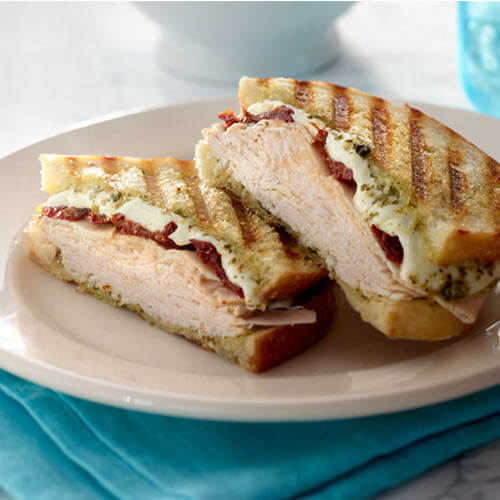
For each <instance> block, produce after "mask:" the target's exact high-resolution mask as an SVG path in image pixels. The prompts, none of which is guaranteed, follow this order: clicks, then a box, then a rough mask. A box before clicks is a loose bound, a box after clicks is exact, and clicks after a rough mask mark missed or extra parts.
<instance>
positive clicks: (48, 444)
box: [0, 371, 500, 500]
mask: <svg viewBox="0 0 500 500" xmlns="http://www.w3.org/2000/svg"><path fill="white" fill-rule="evenodd" d="M498 437H500V386H497V387H494V388H492V389H489V390H486V391H483V392H480V393H476V394H473V395H471V396H467V397H464V398H461V399H458V400H454V401H450V402H446V403H441V404H438V405H434V406H429V407H426V408H420V409H416V410H411V411H406V412H401V413H392V414H389V415H382V416H376V417H367V418H356V419H348V420H338V421H330V422H317V423H290V424H288V423H282V424H241V423H222V422H212V421H201V420H189V419H181V418H173V417H162V416H157V415H148V414H143V413H138V412H134V411H127V410H120V409H117V408H111V407H107V406H102V405H98V404H95V403H90V402H87V401H82V400H79V399H76V398H72V397H69V396H65V395H63V394H60V393H56V392H53V391H51V390H48V389H45V388H42V387H39V386H37V385H34V384H31V383H29V382H26V381H24V380H22V379H20V378H17V377H14V376H13V375H10V374H8V373H6V372H3V371H0V486H1V487H3V488H4V489H5V490H7V491H8V492H9V493H10V494H11V495H13V496H14V497H16V498H19V499H30V500H33V499H35V500H37V499H50V500H53V499H69V500H72V499H134V500H137V499H141V500H142V499H146V500H147V499H182V500H191V499H208V500H212V499H213V500H222V499H230V500H233V499H234V500H238V499H242V500H246V499H259V500H265V499H272V500H277V499H286V498H300V499H307V500H313V499H314V500H316V499H328V500H330V499H332V500H333V499H335V500H348V499H353V500H361V499H365V498H369V497H371V496H372V495H374V494H376V493H378V492H380V491H382V490H384V489H387V488H390V487H392V486H394V485H396V484H398V483H401V482H402V481H405V480H407V479H409V478H411V477H413V476H416V475H418V474H420V473H421V472H423V471H425V470H426V469H428V468H430V467H432V466H434V465H436V464H438V463H440V462H442V461H443V460H446V459H448V458H450V457H452V456H454V455H457V454H458V453H461V452H463V451H465V450H467V449H469V448H471V447H474V446H478V445H480V444H483V443H486V442H488V441H490V440H492V439H494V438H498Z"/></svg>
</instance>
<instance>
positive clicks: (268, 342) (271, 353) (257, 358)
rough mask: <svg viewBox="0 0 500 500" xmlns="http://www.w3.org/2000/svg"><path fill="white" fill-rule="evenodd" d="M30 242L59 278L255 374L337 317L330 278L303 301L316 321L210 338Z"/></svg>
mask: <svg viewBox="0 0 500 500" xmlns="http://www.w3.org/2000/svg"><path fill="white" fill-rule="evenodd" d="M30 245H31V246H30V249H29V253H30V257H31V259H32V260H33V261H35V262H36V263H38V264H39V265H40V266H42V267H43V268H44V269H45V270H46V271H48V272H49V273H50V274H52V275H53V276H55V277H56V278H57V279H60V280H62V281H67V282H72V283H76V284H77V285H78V291H79V292H83V293H88V294H91V295H94V296H95V297H96V298H98V299H99V300H102V301H104V302H106V303H108V304H111V305H113V306H117V307H126V308H128V309H130V310H131V311H134V312H136V313H137V314H139V315H140V316H141V317H142V318H144V319H145V320H146V321H148V322H149V323H150V324H152V325H154V326H156V327H158V328H161V329H162V330H165V331H166V332H168V333H173V334H175V335H179V336H181V337H184V338H185V339H187V340H189V341H190V342H193V343H195V344H198V345H200V346H201V347H203V348H204V349H207V350H209V351H214V352H216V353H217V354H218V355H219V356H221V357H223V358H225V359H228V360H229V361H233V362H235V363H239V364H240V365H241V366H242V367H243V368H245V369H247V370H249V371H251V372H254V373H260V372H263V371H266V370H269V369H271V368H273V367H275V366H277V365H280V364H281V363H283V362H285V361H287V360H288V359H290V358H292V357H294V356H296V355H297V354H299V353H301V352H302V351H304V350H305V349H307V348H308V347H309V346H311V345H312V344H314V343H315V342H317V341H318V340H319V339H320V338H321V337H323V335H324V334H325V333H326V332H327V331H328V328H329V326H330V323H331V321H332V319H333V316H334V311H335V291H334V282H333V281H330V282H329V284H328V285H327V286H326V287H323V289H322V290H321V291H320V292H319V293H317V294H316V295H312V296H311V297H310V298H309V299H308V300H307V301H306V302H305V303H304V306H305V307H307V308H308V309H312V310H314V311H316V314H317V321H316V322H315V323H314V324H303V325H288V326H278V327H270V328H254V329H252V330H248V332H247V333H245V334H243V335H240V336H237V337H221V336H216V337H208V336H205V335H202V334H200V332H198V331H197V330H195V329H193V328H185V327H180V326H179V325H176V324H173V323H168V322H165V321H162V320H160V319H158V318H155V317H153V316H151V315H149V314H147V313H145V312H144V310H143V309H142V308H141V307H140V306H138V305H137V304H129V303H123V302H118V301H117V300H116V299H115V298H114V297H116V294H115V293H114V291H113V289H111V288H110V287H107V288H106V289H102V288H98V287H96V286H95V284H91V283H88V282H83V281H81V279H80V278H79V277H77V276H74V275H72V274H71V273H70V272H69V271H68V270H67V269H66V268H65V267H64V265H63V264H62V262H61V261H59V260H57V259H54V258H50V259H49V258H47V257H46V256H44V255H43V252H42V253H39V252H38V251H37V250H38V249H37V242H36V241H31V242H30Z"/></svg>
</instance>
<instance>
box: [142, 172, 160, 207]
mask: <svg viewBox="0 0 500 500" xmlns="http://www.w3.org/2000/svg"><path fill="white" fill-rule="evenodd" d="M141 172H142V175H143V177H144V180H145V182H146V189H147V191H148V194H149V196H150V197H151V199H152V200H153V201H154V202H160V203H161V202H162V201H163V200H162V198H163V194H162V191H161V189H160V186H159V184H158V175H155V174H152V173H150V172H148V171H147V170H146V169H143V168H141Z"/></svg>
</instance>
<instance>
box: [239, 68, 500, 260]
mask: <svg viewBox="0 0 500 500" xmlns="http://www.w3.org/2000/svg"><path fill="white" fill-rule="evenodd" d="M239 99H240V104H241V106H242V108H248V107H249V106H250V105H252V104H254V103H256V102H260V101H263V100H267V99H269V100H279V101H282V102H284V103H285V104H290V105H293V106H295V107H298V108H301V109H303V110H305V111H306V112H308V113H309V114H311V115H312V116H313V117H316V118H319V119H321V120H323V121H324V122H325V123H326V124H327V125H328V126H329V127H331V128H333V129H335V130H344V131H347V132H349V133H352V134H356V135H358V136H359V137H361V138H362V139H363V140H364V142H366V144H368V145H369V146H370V148H371V151H372V153H371V160H372V162H373V163H374V164H375V165H376V167H377V168H378V170H379V177H381V178H383V180H384V181H385V182H386V183H388V184H390V185H392V186H394V187H395V188H396V189H397V190H398V192H399V196H400V202H401V204H402V205H403V206H406V207H407V209H408V212H409V213H410V212H412V213H413V214H414V216H415V218H416V219H418V220H419V221H421V224H422V226H423V227H422V232H423V235H424V238H425V239H426V241H427V242H428V244H429V255H431V256H432V260H433V261H435V262H436V263H437V264H438V265H448V264H458V263H460V262H464V261H467V260H473V259H476V260H483V261H484V260H487V261H494V260H500V164H499V163H498V162H497V161H496V160H494V159H493V158H491V157H489V156H488V155H486V154H485V153H483V152H482V151H480V150H479V149H478V148H477V147H476V146H474V145H472V144H471V143H469V142H468V141H467V140H465V139H464V138H463V137H461V136H460V135H459V134H457V133H456V132H454V131H453V130H451V129H449V128H448V127H446V126H445V125H443V124H441V123H440V122H438V121H436V120H434V119H433V118H430V117H429V116H427V115H425V114H424V113H422V112H420V111H419V110H416V109H414V108H411V107H410V106H397V105H394V104H392V103H390V102H389V101H386V100H384V99H381V98H379V97H376V96H372V95H370V94H366V93H364V92H361V91H359V90H356V89H352V88H346V87H340V86H337V85H333V84H330V83H325V82H300V81H296V80H292V79H284V78H266V79H258V78H246V77H245V78H242V79H241V81H240V88H239Z"/></svg>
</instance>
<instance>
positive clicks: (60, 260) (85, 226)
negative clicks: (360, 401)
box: [27, 215, 316, 337]
mask: <svg viewBox="0 0 500 500" xmlns="http://www.w3.org/2000/svg"><path fill="white" fill-rule="evenodd" d="M89 219H90V218H87V219H80V220H65V219H61V218H53V217H48V216H44V215H42V216H38V217H35V219H34V220H33V222H32V223H31V225H30V226H29V228H28V230H27V233H28V235H29V237H30V239H29V245H30V252H31V254H32V256H33V257H34V258H35V260H37V261H38V262H39V263H41V264H42V265H43V266H44V267H46V268H47V269H50V270H52V272H53V273H54V274H56V275H57V273H58V271H57V266H60V268H61V269H62V272H63V273H64V274H62V277H63V278H64V279H71V280H72V281H75V282H77V283H78V284H79V285H80V286H81V287H83V289H84V290H86V291H91V292H92V293H98V294H100V293H103V292H105V293H109V294H111V297H112V299H113V301H115V302H116V303H118V304H127V305H129V306H130V305H132V306H133V307H135V308H138V309H140V310H141V311H142V312H143V313H145V314H146V315H147V317H149V318H153V319H158V320H159V321H161V322H163V323H165V324H169V325H173V326H174V327H176V328H179V327H180V328H186V329H191V330H196V331H198V332H200V334H202V335H205V336H207V337H214V336H226V337H234V336H239V335H243V334H246V333H249V332H251V331H255V329H258V328H264V327H268V326H276V325H292V324H304V323H306V324H308V323H314V322H315V321H316V313H315V312H314V311H312V310H308V309H307V308H304V307H303V306H302V305H301V303H300V300H299V299H295V300H294V299H289V300H282V301H274V302H272V303H271V304H270V305H269V308H268V309H269V310H268V311H265V312H262V311H252V310H249V309H248V308H247V306H246V303H245V300H244V299H243V298H241V297H239V296H238V295H237V294H236V293H234V292H233V291H231V290H229V289H228V288H227V287H225V286H223V284H222V282H221V280H220V279H219V277H218V276H217V275H216V273H215V272H214V269H213V267H211V266H208V265H206V264H205V263H204V262H203V261H202V260H201V259H200V258H199V257H198V256H197V255H196V253H195V252H192V251H184V250H179V249H175V248H172V249H169V250H168V251H166V250H165V249H164V248H162V246H161V245H158V244H157V242H156V241H153V240H152V239H149V238H144V237H140V236H136V235H131V234H126V233H123V232H120V231H116V229H115V228H114V227H113V225H112V224H110V223H104V224H96V223H91V222H90V220H89ZM60 276H61V275H60Z"/></svg>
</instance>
